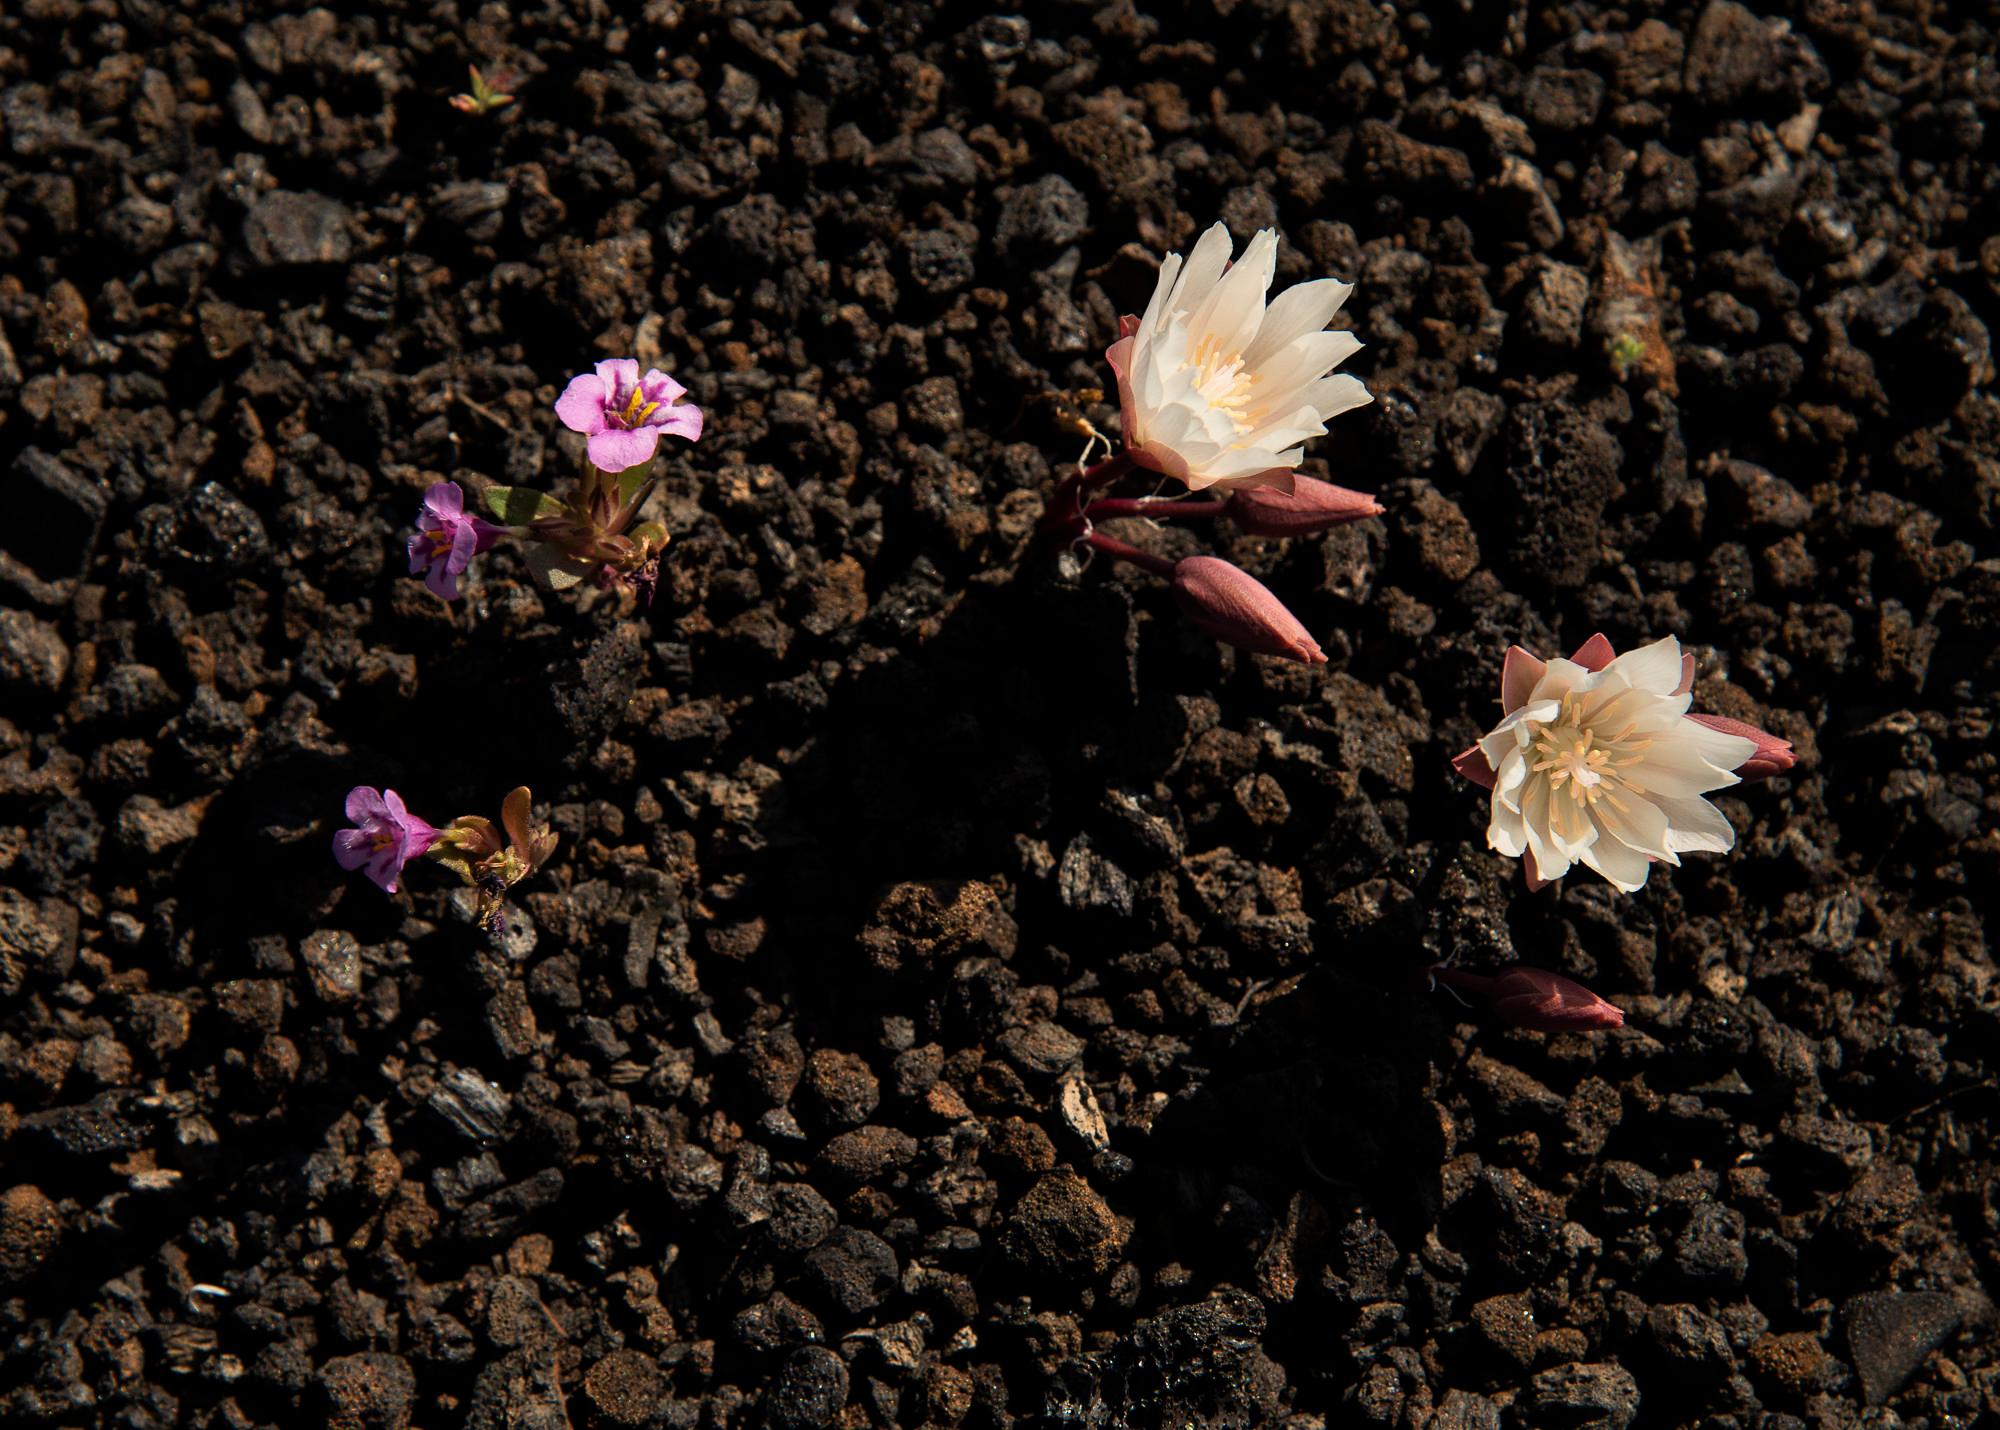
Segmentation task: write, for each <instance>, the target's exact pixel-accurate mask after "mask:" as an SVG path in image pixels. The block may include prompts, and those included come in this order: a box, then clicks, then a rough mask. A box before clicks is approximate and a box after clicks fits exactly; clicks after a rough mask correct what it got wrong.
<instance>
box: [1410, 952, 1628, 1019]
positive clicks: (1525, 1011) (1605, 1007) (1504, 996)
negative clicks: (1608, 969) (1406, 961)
mask: <svg viewBox="0 0 2000 1430" xmlns="http://www.w3.org/2000/svg"><path fill="white" fill-rule="evenodd" d="M1431 977H1433V978H1435V979H1437V980H1439V981H1440V982H1443V983H1446V984H1449V985H1450V986H1451V987H1453V988H1457V989H1460V990H1462V991H1464V992H1466V993H1471V994H1474V995H1476V996H1478V997H1481V998H1484V999H1485V1000H1486V1002H1487V1006H1488V1007H1490V1008H1491V1009H1492V1010H1493V1012H1494V1014H1495V1015H1496V1016H1497V1017H1499V1018H1500V1019H1501V1020H1502V1021H1503V1022H1507V1023H1511V1024H1513V1025H1514V1026H1515V1027H1517V1028H1533V1029H1535V1030H1537V1031H1538V1032H1543V1033H1575V1032H1585V1031H1588V1030H1589V1029H1592V1028H1622V1027H1624V1026H1625V1014H1624V1012H1623V1011H1622V1010H1621V1009H1620V1008H1619V1007H1618V1006H1617V1005H1616V1004H1614V1003H1607V1002H1606V1001H1605V1000H1604V999H1602V998H1600V997H1598V996H1597V995H1596V994H1595V993H1592V992H1591V991H1590V990H1589V989H1588V988H1585V987H1584V986H1583V985H1582V984H1581V983H1578V982H1577V981H1576V980H1575V979H1574V978H1564V977H1563V976H1562V975H1561V974H1560V973H1550V972H1549V971H1548V970H1547V969H1545V968H1523V967H1520V966H1518V965H1517V966H1516V967H1513V968H1510V969H1508V970H1507V971H1506V972H1505V973H1501V974H1498V975H1496V976H1494V977H1492V978H1488V977H1485V976H1484V975H1482V974H1478V973H1468V972H1466V971H1465V970H1463V969H1459V968H1450V967H1447V966H1446V965H1444V964H1437V965H1435V966H1433V967H1432V969H1431Z"/></svg>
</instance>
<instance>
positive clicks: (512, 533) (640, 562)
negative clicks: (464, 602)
mask: <svg viewBox="0 0 2000 1430" xmlns="http://www.w3.org/2000/svg"><path fill="white" fill-rule="evenodd" d="M686 395H687V389H686V388H684V387H682V386H681V385H680V384H679V383H677V382H675V381H674V380H673V379H672V378H671V377H668V376H667V375H666V374H665V373H663V372H661V371H659V369H657V368H653V369H650V370H648V371H647V372H646V373H645V374H644V375H643V376H642V375H641V374H640V372H639V364H638V363H637V362H636V361H634V360H633V359H631V358H616V359H614V360H612V361H610V362H601V363H598V364H597V367H596V370H595V371H594V372H587V373H583V374H580V375H579V376H577V377H574V378H572V379H570V382H569V386H568V387H566V388H564V389H563V394H562V396H561V397H559V398H557V399H556V415H557V416H558V417H560V418H561V419H562V421H563V423H564V425H565V426H567V427H569V428H571V429H572V430H574V431H577V432H582V433H584V434H585V435H586V436H588V437H589V439H590V440H589V441H588V442H587V443H586V444H585V460H584V464H583V470H582V472H581V473H579V474H578V476H577V478H576V480H575V481H574V482H573V483H571V485H570V487H569V489H568V490H567V491H566V492H564V493H563V494H562V495H561V496H554V495H551V494H549V493H547V492H538V491H534V490H532V489H530V488H527V487H497V486H496V487H488V488H487V489H486V490H485V491H484V492H482V493H481V494H480V500H481V501H482V502H484V503H485V505H486V509H487V510H488V511H490V512H492V513H493V515H494V516H496V517H498V518H499V519H500V521H501V522H502V523H504V525H500V526H494V525H492V524H491V523H489V522H486V521H483V520H481V519H480V518H479V517H477V516H472V515H469V514H467V513H466V512H465V510H464V497H463V496H462V494H461V493H460V491H459V489H458V484H457V483H455V482H439V483H438V484H437V485H436V486H433V487H432V488H431V489H430V492H429V494H428V495H426V497H425V498H424V513H423V516H422V518H421V519H420V520H419V521H418V524H417V534H416V535H415V536H412V537H411V538H410V571H411V573H412V574H415V573H417V572H423V573H425V574H424V584H426V585H427V586H429V587H430V588H431V590H433V591H435V592H437V594H438V595H440V596H442V597H444V598H445V599H446V600H447V601H450V600H455V599H457V597H458V594H459V592H458V578H459V577H460V576H461V575H463V574H464V572H465V568H466V566H467V564H468V563H469V562H470V561H471V560H472V557H473V555H474V553H476V552H480V551H485V550H486V549H488V548H489V547H491V546H492V545H493V544H494V543H495V542H496V541H498V540H499V539H500V538H501V537H503V536H506V537H512V538H514V539H516V540H519V541H525V542H526V543H527V550H526V552H525V556H526V559H527V562H528V567H529V569H530V570H532V571H533V572H534V573H535V575H536V576H537V578H539V579H540V580H541V582H542V583H543V584H544V585H546V586H548V587H549V588H550V589H551V590H556V591H562V590H566V589H568V588H569V587H571V586H575V585H578V584H580V583H581V582H583V581H586V580H588V581H595V582H596V583H597V584H598V585H599V586H603V587H606V588H615V587H624V588H626V589H629V590H633V591H636V592H637V593H638V595H639V597H640V599H642V600H643V601H646V602H648V603H650V602H651V600H652V597H653V588H654V585H655V584H656V583H657V582H658V580H659V570H660V553H661V552H662V551H664V550H665V549H666V546H667V539H668V538H667V529H666V527H664V526H662V525H661V524H660V523H659V522H657V521H644V522H642V521H640V520H639V512H640V509H641V508H642V507H643V506H645V504H646V499H647V498H648V497H650V496H651V495H652V493H653V487H654V478H653V475H652V462H653V457H654V455H655V454H656V453H657V451H658V449H659V445H660V437H661V434H663V433H671V434H672V435H673V436H676V437H681V438H684V439H686V440H687V441H690V442H693V441H695V440H697V439H699V438H700V436H701V428H702V411H701V409H700V408H699V407H696V406H694V405H693V404H691V403H686V402H683V401H681V398H683V397H684V396H686Z"/></svg>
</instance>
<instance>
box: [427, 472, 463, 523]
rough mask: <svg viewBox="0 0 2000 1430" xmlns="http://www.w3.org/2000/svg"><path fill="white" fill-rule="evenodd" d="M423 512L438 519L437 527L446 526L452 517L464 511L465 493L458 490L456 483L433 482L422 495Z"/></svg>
mask: <svg viewBox="0 0 2000 1430" xmlns="http://www.w3.org/2000/svg"><path fill="white" fill-rule="evenodd" d="M424 510H425V511H428V512H429V513H430V514H431V515H432V516H434V517H436V518H438V525H440V526H444V525H448V524H449V523H450V520H451V518H452V517H455V516H457V515H458V514H459V513H460V512H462V511H464V510H465V493H463V492H461V491H460V490H459V489H458V483H457V482H433V483H431V489H430V490H429V491H427V492H425V493H424Z"/></svg>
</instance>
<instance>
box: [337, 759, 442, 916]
mask: <svg viewBox="0 0 2000 1430" xmlns="http://www.w3.org/2000/svg"><path fill="white" fill-rule="evenodd" d="M347 817H348V818H349V819H351V820H353V821H354V822H355V823H356V824H357V825H359V826H360V828H358V829H343V830H341V831H340V832H339V833H338V834H336V835H334V836H333V857H334V858H335V859H336V860H338V861H339V863H340V867H341V868H343V869H359V870H361V871H362V872H363V873H364V874H366V875H367V876H368V877H369V878H371V879H373V880H374V881H375V882H376V883H378V884H380V885H381V886H382V891H383V892H384V893H386V894H393V893H395V892H396V880H397V878H398V877H399V876H400V875H401V874H402V872H403V866H404V865H405V864H407V863H409V862H410V861H411V860H412V859H415V858H417V857H418V856H419V855H421V854H423V853H425V852H426V851H427V850H429V849H430V847H431V846H432V845H433V844H435V843H437V842H438V837H439V836H438V832H437V831H436V830H435V829H433V828H431V827H430V826H429V825H428V824H426V823H424V821H423V820H421V819H419V818H417V816H416V815H414V814H411V813H410V812H409V810H407V809H405V808H404V807H403V801H402V799H401V797H399V796H398V795H397V793H396V792H395V791H394V790H392V789H390V790H375V789H371V788H370V787H369V786H367V785H356V786H355V787H354V788H353V789H351V790H349V791H348V792H347Z"/></svg>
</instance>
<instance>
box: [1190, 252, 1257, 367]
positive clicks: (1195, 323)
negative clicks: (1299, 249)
mask: <svg viewBox="0 0 2000 1430" xmlns="http://www.w3.org/2000/svg"><path fill="white" fill-rule="evenodd" d="M1277 266H1278V235H1277V234H1276V233H1275V232H1274V231H1273V230H1271V229H1268V228H1266V229H1260V230H1259V231H1258V233H1257V236H1256V237H1254V238H1252V239H1251V240H1250V246H1249V247H1247V248H1245V249H1244V250H1243V256H1242V257H1241V258H1239V259H1237V260H1236V262H1235V264H1234V265H1233V266H1232V267H1231V268H1230V270H1229V271H1228V272H1227V273H1225V274H1223V275H1222V279H1221V281H1220V282H1218V283H1217V284H1216V285H1215V288H1214V290H1213V291H1212V292H1210V293H1209V295H1208V298H1207V300H1206V301H1204V302H1203V303H1202V305H1201V306H1200V307H1199V308H1197V309H1196V310H1195V311H1194V312H1193V313H1192V314H1191V315H1189V318H1188V330H1189V331H1190V332H1194V333H1198V334H1201V335H1202V336H1204V337H1206V338H1208V339H1209V340H1210V341H1211V342H1212V343H1214V345H1215V350H1216V351H1217V352H1219V353H1222V354H1224V355H1230V354H1241V353H1242V351H1243V349H1244V348H1246V347H1248V346H1249V345H1250V343H1251V340H1252V339H1254V338H1255V337H1256V336H1257V330H1258V329H1259V328H1260V327H1262V326H1263V325H1264V295H1265V294H1266V293H1268V292H1270V291H1271V276H1272V274H1273V273H1274V272H1275V271H1276V270H1277Z"/></svg>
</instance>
